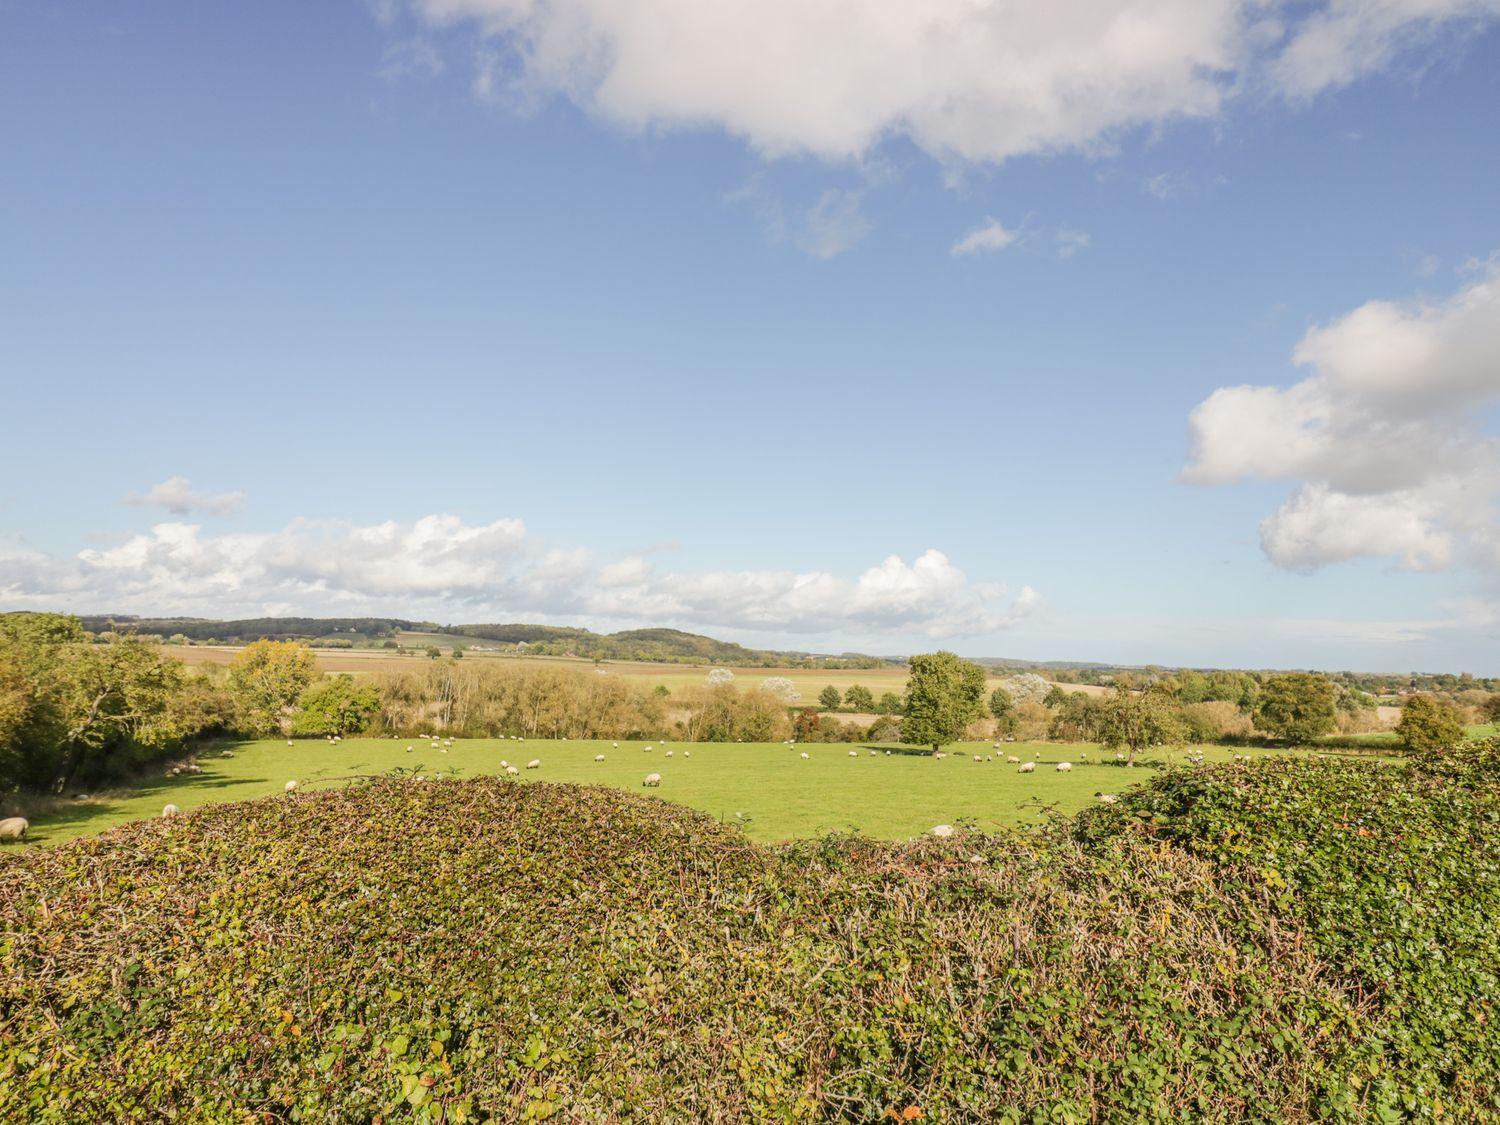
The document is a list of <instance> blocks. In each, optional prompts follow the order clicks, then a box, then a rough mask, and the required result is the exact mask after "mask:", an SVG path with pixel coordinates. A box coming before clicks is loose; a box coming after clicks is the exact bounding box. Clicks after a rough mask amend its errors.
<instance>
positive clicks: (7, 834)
mask: <svg viewBox="0 0 1500 1125" xmlns="http://www.w3.org/2000/svg"><path fill="white" fill-rule="evenodd" d="M168 807H171V806H168ZM30 828H31V821H29V820H27V819H26V818H25V817H24V816H8V817H6V818H5V819H4V820H0V840H24V839H26V833H27V831H28V830H29V829H30Z"/></svg>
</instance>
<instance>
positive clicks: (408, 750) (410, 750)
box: [406, 746, 413, 754]
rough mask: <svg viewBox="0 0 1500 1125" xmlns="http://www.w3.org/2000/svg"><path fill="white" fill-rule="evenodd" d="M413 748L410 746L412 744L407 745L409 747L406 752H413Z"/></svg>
mask: <svg viewBox="0 0 1500 1125" xmlns="http://www.w3.org/2000/svg"><path fill="white" fill-rule="evenodd" d="M412 749H413V748H412V747H410V746H408V747H407V748H406V752H407V753H408V754H410V753H411V752H412Z"/></svg>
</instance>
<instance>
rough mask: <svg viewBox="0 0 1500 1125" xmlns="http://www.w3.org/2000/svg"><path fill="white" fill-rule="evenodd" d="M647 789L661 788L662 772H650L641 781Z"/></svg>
mask: <svg viewBox="0 0 1500 1125" xmlns="http://www.w3.org/2000/svg"><path fill="white" fill-rule="evenodd" d="M641 784H642V785H644V786H645V787H646V788H647V789H659V788H660V787H661V774H659V773H648V774H647V775H646V777H645V780H644V781H642V782H641Z"/></svg>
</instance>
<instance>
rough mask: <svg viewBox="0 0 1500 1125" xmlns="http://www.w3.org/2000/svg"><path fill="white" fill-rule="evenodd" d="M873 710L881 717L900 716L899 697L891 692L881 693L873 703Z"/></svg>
mask: <svg viewBox="0 0 1500 1125" xmlns="http://www.w3.org/2000/svg"><path fill="white" fill-rule="evenodd" d="M875 710H876V711H877V712H878V713H880V714H882V715H899V714H901V697H900V696H899V695H897V694H896V693H895V692H893V691H887V692H882V693H881V695H880V699H879V700H877V701H876V703H875Z"/></svg>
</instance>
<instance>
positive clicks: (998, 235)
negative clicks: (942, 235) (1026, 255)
mask: <svg viewBox="0 0 1500 1125" xmlns="http://www.w3.org/2000/svg"><path fill="white" fill-rule="evenodd" d="M1018 237H1019V235H1017V233H1016V232H1015V231H1013V230H1006V229H1005V227H1004V226H1003V225H1002V224H1001V222H1000V220H999V219H995V218H991V217H990V216H988V215H986V216H985V219H984V222H982V223H980V224H979V225H978V226H977V227H975V228H974V229H973V230H971V231H969V233H968V234H966V235H964V236H963V237H962V238H960V239H959V240H958V241H957V242H955V243H954V244H953V248H952V249H951V250H950V251H949V253H951V254H952V255H953V256H954V257H955V258H958V257H963V256H964V255H967V254H982V253H983V254H987V253H990V252H991V251H994V250H1004V249H1005V248H1006V247H1007V246H1009V245H1010V244H1011V243H1013V242H1015V240H1016V239H1017V238H1018Z"/></svg>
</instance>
